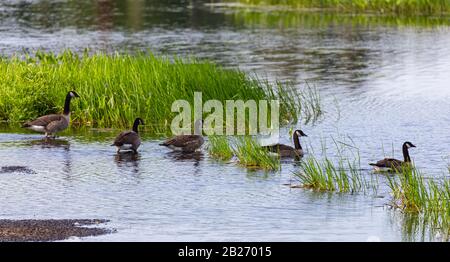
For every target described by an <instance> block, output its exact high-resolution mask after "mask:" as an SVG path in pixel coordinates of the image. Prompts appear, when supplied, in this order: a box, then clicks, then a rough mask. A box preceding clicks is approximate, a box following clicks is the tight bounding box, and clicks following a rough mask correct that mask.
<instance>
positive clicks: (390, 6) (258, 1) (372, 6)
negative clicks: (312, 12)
mask: <svg viewBox="0 0 450 262" xmlns="http://www.w3.org/2000/svg"><path fill="white" fill-rule="evenodd" d="M227 1H228V2H238V3H242V4H245V5H255V6H280V7H288V8H293V9H327V10H335V11H344V12H365V13H368V12H371V13H382V14H384V13H394V14H403V15H439V14H446V13H449V12H450V1H449V0H397V1H392V0H321V1H317V0H227Z"/></svg>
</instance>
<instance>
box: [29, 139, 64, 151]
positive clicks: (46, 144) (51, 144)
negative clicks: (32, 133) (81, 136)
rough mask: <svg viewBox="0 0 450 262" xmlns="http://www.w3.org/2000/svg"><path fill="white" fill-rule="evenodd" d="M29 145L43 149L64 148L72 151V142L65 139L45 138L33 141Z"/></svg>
mask: <svg viewBox="0 0 450 262" xmlns="http://www.w3.org/2000/svg"><path fill="white" fill-rule="evenodd" d="M27 144H28V145H31V146H41V147H42V148H63V149H66V150H69V149H70V142H69V141H67V140H65V139H51V138H43V139H37V140H31V141H29V142H28V143H27Z"/></svg>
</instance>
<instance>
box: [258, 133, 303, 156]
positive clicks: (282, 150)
mask: <svg viewBox="0 0 450 262" xmlns="http://www.w3.org/2000/svg"><path fill="white" fill-rule="evenodd" d="M300 136H307V135H306V134H305V133H303V131H302V130H295V132H294V134H293V135H292V140H293V141H294V146H295V147H292V146H288V145H284V144H275V145H268V146H263V147H262V148H264V149H266V150H268V151H269V152H272V153H276V154H278V155H279V156H280V157H303V155H304V152H303V148H302V146H301V144H300Z"/></svg>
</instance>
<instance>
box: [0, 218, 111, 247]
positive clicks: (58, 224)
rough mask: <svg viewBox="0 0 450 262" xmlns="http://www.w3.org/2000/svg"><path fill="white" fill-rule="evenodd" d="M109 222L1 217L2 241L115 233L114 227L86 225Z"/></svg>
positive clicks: (0, 240)
mask: <svg viewBox="0 0 450 262" xmlns="http://www.w3.org/2000/svg"><path fill="white" fill-rule="evenodd" d="M106 222H109V221H108V220H103V219H48V220H34V219H27V220H9V219H0V242H24V241H57V240H65V239H68V238H70V237H88V236H98V235H103V234H109V233H113V232H114V230H113V229H106V228H99V227H86V226H94V225H99V224H102V223H106Z"/></svg>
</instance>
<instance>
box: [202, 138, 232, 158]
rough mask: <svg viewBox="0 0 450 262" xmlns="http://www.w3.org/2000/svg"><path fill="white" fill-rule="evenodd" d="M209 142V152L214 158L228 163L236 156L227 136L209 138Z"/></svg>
mask: <svg viewBox="0 0 450 262" xmlns="http://www.w3.org/2000/svg"><path fill="white" fill-rule="evenodd" d="M208 142H209V145H208V152H209V154H210V155H211V156H212V157H213V158H215V159H219V160H222V161H226V160H230V159H231V158H232V157H233V156H234V152H233V148H232V146H231V144H230V141H229V140H228V138H227V136H209V137H208Z"/></svg>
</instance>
